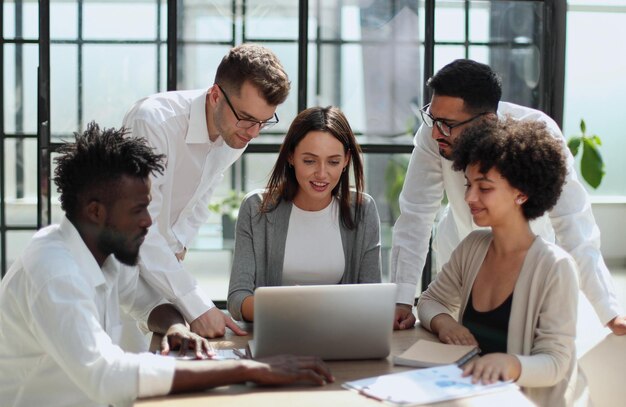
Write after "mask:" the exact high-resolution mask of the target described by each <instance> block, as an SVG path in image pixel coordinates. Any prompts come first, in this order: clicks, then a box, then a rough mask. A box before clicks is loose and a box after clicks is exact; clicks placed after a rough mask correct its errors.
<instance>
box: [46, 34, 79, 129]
mask: <svg viewBox="0 0 626 407" xmlns="http://www.w3.org/2000/svg"><path fill="white" fill-rule="evenodd" d="M79 89H80V88H79V86H78V46H76V45H66V44H52V45H51V46H50V98H51V102H50V116H51V119H50V126H51V131H52V134H53V136H61V137H63V136H66V135H68V134H72V133H73V132H75V131H78V130H79V123H78V92H79V91H80V90H79ZM55 141H58V140H55Z"/></svg>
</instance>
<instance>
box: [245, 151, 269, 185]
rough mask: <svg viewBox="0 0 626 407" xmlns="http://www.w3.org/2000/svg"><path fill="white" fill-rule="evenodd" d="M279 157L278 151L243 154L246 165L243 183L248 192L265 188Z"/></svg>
mask: <svg viewBox="0 0 626 407" xmlns="http://www.w3.org/2000/svg"><path fill="white" fill-rule="evenodd" d="M277 158H278V153H272V154H244V155H243V160H244V167H245V174H244V180H243V184H244V190H245V191H246V192H250V191H253V190H255V189H264V188H265V186H266V185H267V181H268V180H269V176H270V173H271V172H272V169H273V168H274V163H276V159H277Z"/></svg>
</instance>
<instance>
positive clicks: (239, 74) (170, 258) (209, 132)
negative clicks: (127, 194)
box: [124, 44, 290, 350]
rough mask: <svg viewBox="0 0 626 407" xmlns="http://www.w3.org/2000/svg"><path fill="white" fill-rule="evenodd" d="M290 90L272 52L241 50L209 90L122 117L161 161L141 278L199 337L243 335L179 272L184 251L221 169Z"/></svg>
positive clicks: (173, 95)
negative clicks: (161, 155) (158, 293)
mask: <svg viewBox="0 0 626 407" xmlns="http://www.w3.org/2000/svg"><path fill="white" fill-rule="evenodd" d="M289 89H290V82H289V78H288V77H287V74H286V72H285V70H284V68H283V66H282V65H281V63H280V61H279V60H278V58H277V57H276V55H274V53H273V52H272V51H270V50H269V49H267V48H265V47H263V46H261V45H256V44H243V45H240V46H237V47H234V48H232V49H231V50H230V51H229V52H228V54H227V55H226V56H224V58H223V59H222V61H221V63H220V64H219V66H218V67H217V71H216V74H215V80H214V84H213V86H211V87H210V88H209V89H208V90H206V89H199V90H190V91H176V92H165V93H159V94H156V95H152V96H149V97H147V98H145V99H142V100H140V101H138V102H137V103H135V104H134V105H133V106H132V107H131V109H130V110H129V111H128V113H126V116H125V117H124V127H126V128H128V129H129V130H130V132H131V135H132V136H133V137H141V138H145V139H146V140H147V141H148V143H149V145H150V146H151V147H153V148H154V149H155V151H156V152H157V153H160V154H164V155H165V157H166V161H165V170H164V172H163V174H156V175H153V176H152V177H151V181H152V188H151V191H150V192H151V194H152V202H151V203H150V206H149V208H148V209H149V211H150V215H151V216H152V219H153V224H152V226H151V227H150V229H149V232H148V235H147V236H146V240H145V243H144V244H143V245H142V248H141V251H140V258H139V263H140V269H141V273H142V276H143V277H144V278H145V279H146V280H147V281H148V282H149V283H150V284H151V285H152V286H154V287H155V288H156V289H157V290H158V291H159V292H160V293H161V294H162V295H163V296H164V297H165V298H167V299H168V300H169V301H171V302H172V303H174V304H175V305H176V306H177V307H178V308H179V309H180V310H181V312H182V313H183V315H184V317H185V319H186V320H187V322H189V323H190V325H191V329H192V331H193V332H196V333H198V334H200V335H202V336H205V337H210V338H213V337H219V336H223V335H224V333H225V329H226V328H227V327H228V328H230V329H231V330H233V332H235V333H237V334H245V332H244V331H242V330H241V329H240V328H239V327H238V326H237V325H236V324H235V322H234V321H233V320H232V319H231V318H230V317H228V316H227V315H225V314H224V313H222V312H221V311H220V310H218V309H217V308H215V306H214V304H213V302H212V301H211V300H210V299H209V298H208V297H207V296H206V295H205V294H204V293H203V292H202V291H201V290H200V289H199V287H198V284H197V282H196V280H195V278H194V277H193V276H191V274H190V273H189V272H187V271H186V270H185V269H184V267H183V260H184V258H185V254H186V251H187V247H188V245H189V244H190V242H191V241H192V239H193V238H194V237H195V236H196V234H197V232H198V229H199V228H200V226H201V225H202V224H203V223H204V222H205V221H206V219H207V217H208V215H209V212H208V205H209V200H210V198H211V195H212V194H213V191H214V190H215V188H216V187H217V185H218V184H219V182H220V181H221V180H222V178H223V173H224V171H225V170H227V169H228V168H229V167H230V166H231V165H232V164H233V163H234V162H235V161H236V160H237V159H238V158H239V156H241V154H242V153H243V151H244V149H245V148H246V146H247V145H248V143H249V142H250V141H251V140H252V139H254V138H256V137H257V136H258V135H259V132H260V131H261V130H263V129H267V128H269V127H271V126H272V125H274V124H276V123H278V115H277V114H276V107H277V106H278V105H280V104H281V103H283V102H284V101H285V99H287V95H288V93H289ZM133 333H134V335H130V330H128V331H127V334H126V339H125V340H126V341H127V342H126V344H128V348H129V349H131V350H138V349H137V347H139V348H141V347H143V346H145V344H144V341H143V338H141V341H137V338H138V337H139V338H140V336H139V335H138V331H137V330H133ZM133 336H134V337H135V339H133ZM129 338H130V339H129Z"/></svg>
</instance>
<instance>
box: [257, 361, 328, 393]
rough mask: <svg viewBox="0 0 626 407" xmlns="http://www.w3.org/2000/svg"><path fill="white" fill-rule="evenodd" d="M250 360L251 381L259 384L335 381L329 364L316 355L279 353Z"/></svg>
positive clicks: (318, 383) (323, 382) (319, 384)
mask: <svg viewBox="0 0 626 407" xmlns="http://www.w3.org/2000/svg"><path fill="white" fill-rule="evenodd" d="M249 362H250V363H252V366H251V367H252V377H251V378H250V381H253V382H255V383H258V384H264V385H279V384H291V383H297V382H303V381H304V382H310V383H313V384H316V385H318V386H321V385H324V384H326V383H332V382H334V381H335V378H334V377H333V375H332V374H331V373H330V370H329V369H328V366H326V364H325V363H324V362H323V361H322V360H321V359H320V358H318V357H315V356H291V355H279V356H272V357H269V358H262V359H257V360H251V361H249Z"/></svg>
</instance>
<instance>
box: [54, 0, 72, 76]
mask: <svg viewBox="0 0 626 407" xmlns="http://www.w3.org/2000/svg"><path fill="white" fill-rule="evenodd" d="M77 3H78V2H68V1H67V0H52V1H51V2H50V38H51V39H52V41H54V40H57V39H76V38H78V4H77ZM52 66H54V65H52Z"/></svg>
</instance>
